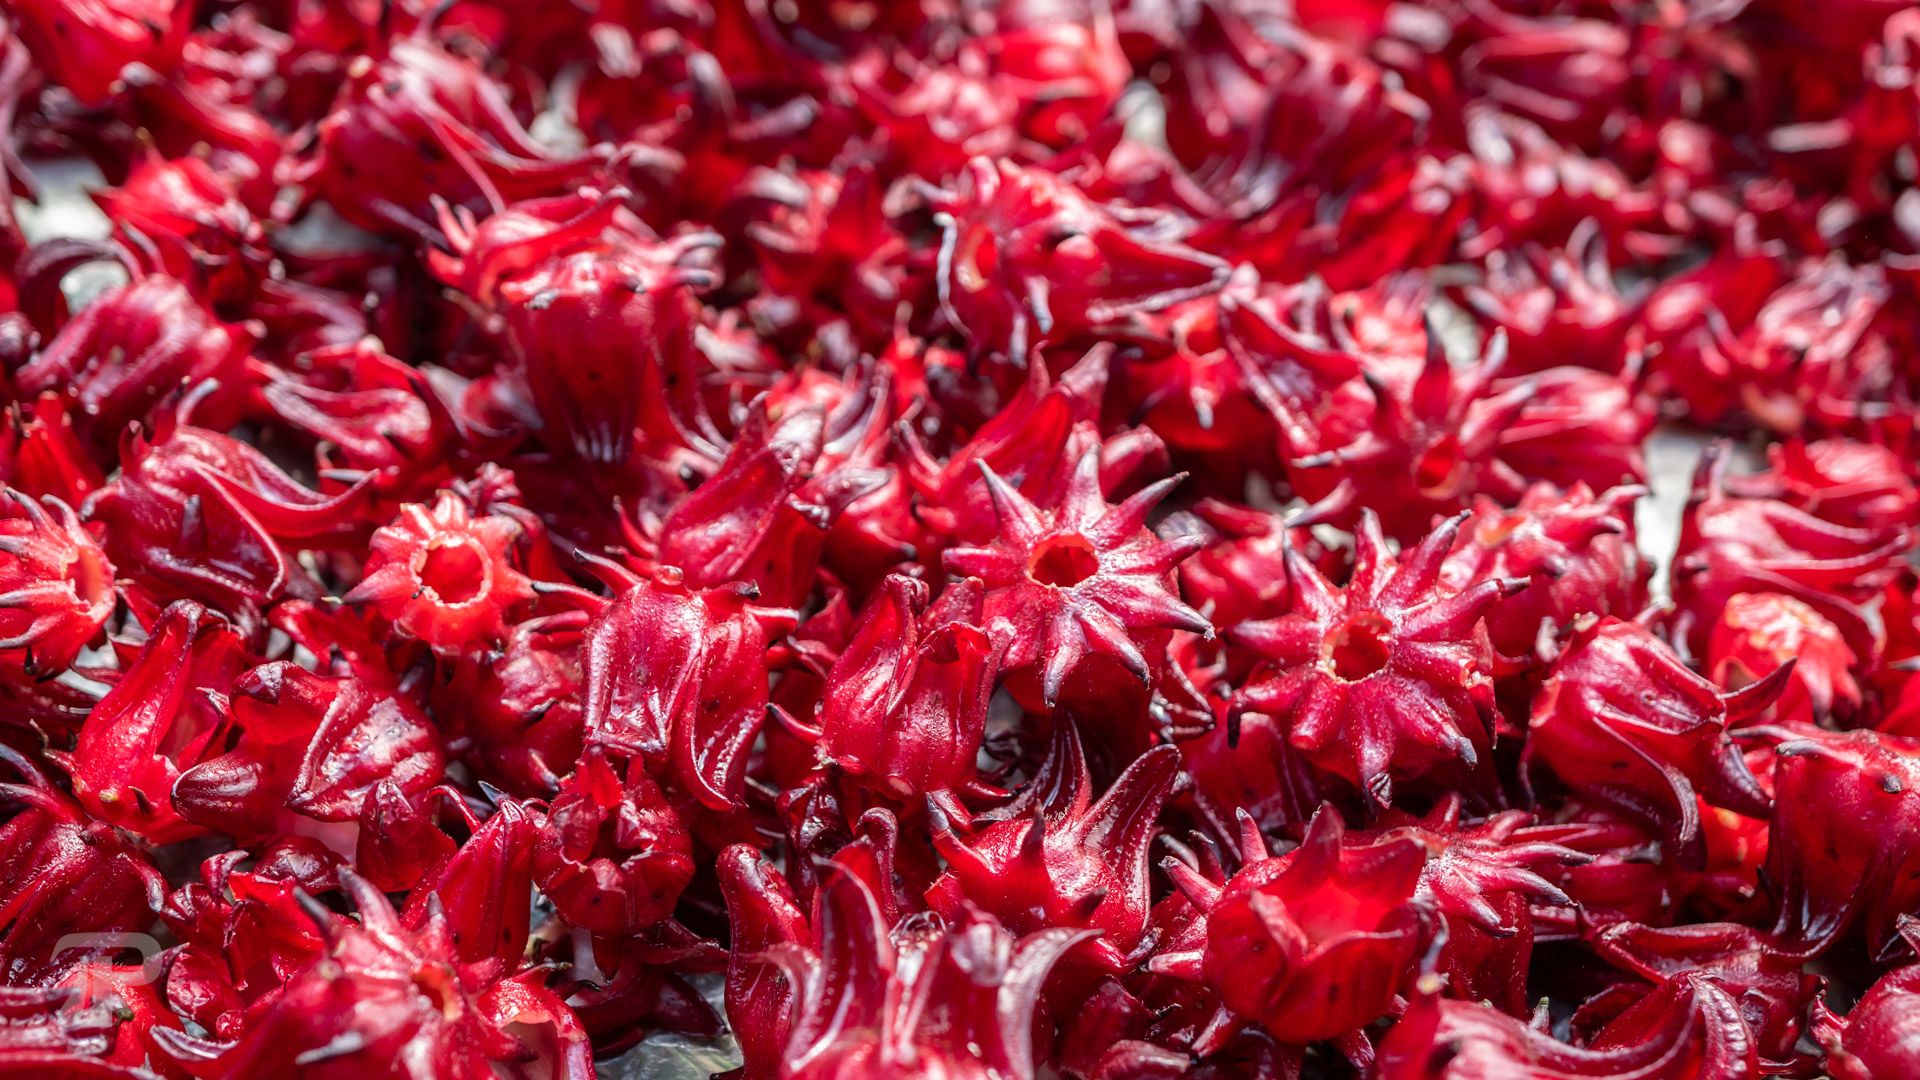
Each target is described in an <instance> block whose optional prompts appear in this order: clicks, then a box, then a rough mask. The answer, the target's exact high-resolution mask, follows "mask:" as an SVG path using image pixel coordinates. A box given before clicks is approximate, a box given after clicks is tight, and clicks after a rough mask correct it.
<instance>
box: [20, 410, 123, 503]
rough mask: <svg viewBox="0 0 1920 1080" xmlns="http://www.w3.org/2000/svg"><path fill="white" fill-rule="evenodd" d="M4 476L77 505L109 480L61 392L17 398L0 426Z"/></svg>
mask: <svg viewBox="0 0 1920 1080" xmlns="http://www.w3.org/2000/svg"><path fill="white" fill-rule="evenodd" d="M0 476H4V478H5V480H6V483H7V484H8V485H9V486H11V487H14V488H17V489H18V490H20V491H24V492H26V493H27V494H29V495H33V496H35V497H39V498H44V497H46V496H48V495H51V496H53V497H54V498H56V499H59V500H60V501H62V502H64V503H66V504H67V505H68V506H79V505H81V504H82V503H83V502H85V501H86V499H87V496H89V495H91V494H93V493H94V492H95V491H97V490H99V489H100V487H101V485H103V484H105V483H106V482H107V478H106V475H105V474H104V473H103V472H101V470H100V466H98V465H96V464H95V463H94V462H93V460H92V459H91V458H90V457H89V456H88V452H87V449H86V447H84V446H82V445H81V443H80V439H79V436H78V435H77V434H76V433H75V432H74V429H73V420H72V418H70V417H69V416H68V415H67V406H66V403H65V402H64V401H63V400H62V399H61V398H60V397H59V395H57V394H42V395H40V396H39V398H37V399H35V400H34V401H32V402H30V403H29V402H16V403H15V404H13V405H12V406H10V407H9V408H8V409H7V413H6V424H5V425H4V426H0Z"/></svg>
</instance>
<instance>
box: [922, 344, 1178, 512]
mask: <svg viewBox="0 0 1920 1080" xmlns="http://www.w3.org/2000/svg"><path fill="white" fill-rule="evenodd" d="M1111 356H1112V352H1111V350H1109V349H1105V348H1096V349H1093V350H1090V351H1089V352H1088V353H1087V354H1086V355H1085V356H1083V357H1081V358H1080V360H1079V361H1078V362H1076V363H1074V364H1073V366H1071V367H1069V368H1068V369H1067V370H1066V371H1065V372H1063V373H1062V374H1061V375H1060V376H1059V378H1058V380H1056V379H1055V378H1054V377H1053V375H1052V374H1051V373H1050V372H1049V371H1048V370H1047V366H1046V365H1045V364H1033V365H1031V366H1029V367H1028V369H1027V378H1026V381H1025V382H1023V383H1022V384H1021V385H1020V388H1019V390H1017V391H1016V392H1015V393H1014V394H1013V396H1012V398H1011V399H1010V400H1008V401H1007V402H1006V403H1005V404H1004V405H1003V406H1002V408H1001V409H1000V410H999V411H998V412H996V413H994V414H993V416H992V417H991V418H990V419H988V420H987V421H986V422H985V423H983V424H981V425H980V427H979V428H978V429H977V430H976V431H975V432H974V433H973V437H972V438H971V439H969V440H968V441H967V442H966V443H965V444H964V445H961V446H958V447H954V448H952V449H951V451H950V452H948V453H946V454H944V455H940V456H936V455H937V453H938V450H939V449H941V448H938V447H930V446H929V445H927V443H926V442H925V441H924V440H923V439H922V438H921V437H920V435H919V434H918V433H917V432H916V430H915V428H914V427H913V426H912V425H901V427H900V429H899V430H900V436H901V439H902V440H903V441H904V443H905V449H906V475H907V481H908V483H909V484H910V485H911V486H912V488H913V492H914V494H915V496H916V497H917V503H918V505H917V506H916V508H915V517H916V518H917V519H918V520H919V522H920V523H921V524H922V525H923V526H925V527H926V528H927V529H928V530H929V531H931V532H932V533H934V534H935V537H934V539H936V540H940V541H946V542H953V543H960V544H966V545H979V544H984V543H986V542H987V541H989V540H991V539H992V538H993V536H994V534H995V533H996V532H997V531H998V529H997V526H998V519H999V511H998V509H997V507H996V504H995V502H994V498H993V493H992V486H991V485H990V484H988V483H987V480H986V477H985V474H984V473H982V472H981V471H980V470H981V466H982V465H985V466H987V467H989V468H991V469H992V470H993V471H994V472H995V473H997V474H999V475H1000V476H1001V477H1002V478H1003V479H1006V480H1007V482H1008V483H1010V484H1013V486H1014V487H1017V488H1019V489H1020V491H1021V493H1022V494H1024V495H1026V496H1027V498H1028V499H1030V500H1032V501H1033V502H1034V503H1035V504H1036V505H1041V506H1045V505H1048V504H1050V503H1053V502H1056V501H1058V500H1059V499H1060V497H1061V495H1062V494H1063V493H1064V492H1065V490H1066V487H1067V480H1068V477H1070V476H1072V475H1073V470H1074V467H1075V466H1076V465H1078V464H1079V461H1080V456H1079V455H1080V453H1084V452H1085V446H1086V444H1087V443H1088V442H1092V443H1095V444H1098V443H1099V440H1098V436H1097V435H1095V434H1092V433H1091V432H1089V428H1090V427H1091V426H1092V424H1093V422H1095V421H1097V420H1098V418H1099V416H1100V400H1101V397H1102V396H1103V395H1104V394H1105V392H1106V389H1107V374H1108V363H1109V361H1110V359H1111ZM1083 433H1086V436H1085V438H1083V437H1082V434H1083ZM1076 450H1077V451H1078V452H1075V451H1076ZM1063 451H1065V452H1063ZM1100 451H1101V463H1100V470H1101V481H1102V483H1101V487H1102V489H1103V490H1107V489H1108V488H1109V486H1110V485H1111V484H1112V482H1113V481H1114V480H1116V479H1118V478H1119V477H1120V476H1124V475H1126V474H1127V473H1129V472H1132V471H1133V470H1134V468H1135V466H1137V465H1138V464H1139V462H1138V460H1137V459H1138V458H1141V457H1144V456H1146V455H1147V454H1149V453H1151V448H1145V447H1138V446H1130V445H1128V440H1127V438H1126V436H1118V437H1116V438H1114V439H1113V440H1112V441H1111V442H1110V443H1108V444H1105V445H1101V446H1100Z"/></svg>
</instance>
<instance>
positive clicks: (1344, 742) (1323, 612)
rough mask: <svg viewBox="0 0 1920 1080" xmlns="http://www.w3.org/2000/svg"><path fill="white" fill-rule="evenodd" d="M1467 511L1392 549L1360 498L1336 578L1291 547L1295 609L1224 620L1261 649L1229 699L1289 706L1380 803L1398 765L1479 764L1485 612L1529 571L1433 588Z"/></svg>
mask: <svg viewBox="0 0 1920 1080" xmlns="http://www.w3.org/2000/svg"><path fill="white" fill-rule="evenodd" d="M1465 519H1466V515H1464V514H1463V515H1460V516H1459V517H1455V518H1452V519H1450V520H1448V521H1446V522H1444V523H1442V524H1441V525H1440V527H1439V528H1437V529H1435V530H1434V532H1433V534H1432V535H1431V536H1429V537H1428V538H1427V539H1426V540H1425V541H1423V542H1421V544H1420V546H1419V547H1417V548H1414V549H1412V550H1410V551H1408V552H1407V553H1405V555H1404V557H1403V558H1401V559H1395V558H1394V557H1393V556H1392V555H1390V554H1389V553H1388V549H1387V542H1386V539H1385V538H1384V537H1382V536H1381V535H1380V525H1379V522H1378V520H1377V519H1375V518H1374V516H1373V512H1372V511H1371V510H1369V511H1366V512H1365V513H1364V514H1363V516H1362V518H1361V521H1360V531H1359V533H1358V534H1357V535H1356V537H1355V543H1356V550H1355V552H1354V561H1353V575H1352V577H1351V578H1350V579H1349V580H1348V582H1347V585H1346V587H1345V588H1344V589H1339V588H1335V587H1334V585H1333V583H1332V582H1330V581H1328V580H1327V578H1326V576H1325V575H1323V574H1322V573H1321V572H1320V571H1319V570H1318V569H1317V568H1315V567H1314V566H1313V565H1312V564H1310V563H1308V562H1307V560H1306V559H1305V558H1303V557H1302V556H1301V555H1300V554H1299V553H1298V552H1297V551H1292V550H1289V551H1288V553H1287V572H1288V577H1289V580H1290V583H1291V588H1292V590H1293V596H1294V601H1293V606H1294V610H1293V611H1292V612H1291V613H1289V614H1286V615H1283V616H1281V617H1279V618H1277V619H1268V620H1264V621H1260V622H1251V623H1242V624H1241V625H1239V626H1237V627H1234V628H1233V629H1231V630H1230V631H1229V639H1230V640H1231V641H1233V642H1234V643H1236V644H1238V645H1241V646H1243V647H1245V648H1246V649H1248V650H1250V651H1251V652H1252V653H1253V654H1254V655H1255V656H1256V657H1258V658H1259V659H1260V660H1261V661H1262V663H1261V664H1260V666H1259V667H1258V668H1257V669H1256V673H1255V675H1254V677H1253V678H1252V679H1251V680H1249V682H1248V683H1247V685H1246V686H1244V687H1243V688H1242V689H1241V691H1240V694H1239V695H1238V697H1237V698H1236V700H1235V704H1234V711H1235V713H1245V712H1259V713H1264V714H1266V715H1268V716H1272V717H1275V718H1279V719H1283V720H1284V721H1285V723H1286V726H1287V730H1288V731H1289V732H1290V735H1289V738H1290V740H1291V741H1292V743H1293V745H1295V746H1297V747H1299V748H1300V749H1301V750H1303V751H1305V752H1306V754H1307V757H1308V759H1309V760H1310V761H1312V762H1313V763H1314V764H1316V765H1318V766H1320V767H1321V768H1323V769H1326V770H1327V771H1329V772H1332V773H1336V774H1338V775H1340V776H1344V777H1346V778H1347V779H1348V780H1351V781H1353V782H1354V783H1356V784H1358V785H1360V787H1361V789H1362V790H1364V791H1365V792H1366V794H1367V797H1368V798H1369V799H1371V800H1372V801H1373V802H1374V803H1375V804H1376V805H1380V806H1387V805H1390V804H1391V803H1392V801H1393V787H1394V781H1395V779H1396V778H1397V779H1400V780H1416V779H1420V778H1422V777H1425V776H1428V775H1431V774H1442V775H1450V776H1453V777H1455V778H1456V779H1466V778H1470V777H1473V776H1474V775H1475V774H1476V772H1477V771H1478V770H1479V769H1480V767H1481V762H1482V761H1483V759H1485V757H1486V755H1487V754H1488V752H1489V750H1490V748H1491V745H1492V737H1493V731H1492V727H1491V725H1492V721H1493V681H1492V675H1493V653H1492V650H1491V648H1490V647H1489V645H1488V643H1487V635H1486V630H1485V629H1484V628H1483V627H1482V625H1481V618H1482V616H1483V615H1485V614H1486V612H1487V611H1488V610H1489V609H1490V608H1491V606H1492V605H1493V604H1494V603H1495V602H1496V601H1497V600H1499V599H1500V598H1501V597H1502V596H1506V595H1510V594H1512V593H1514V592H1516V591H1518V590H1519V589H1521V588H1522V587H1524V586H1525V584H1526V582H1525V580H1524V579H1521V578H1485V579H1481V580H1479V581H1476V582H1474V583H1472V584H1471V585H1470V586H1468V587H1467V588H1465V589H1463V590H1460V591H1457V592H1455V591H1444V590H1441V589H1440V588H1438V585H1439V581H1440V571H1441V562H1442V560H1443V559H1444V558H1445V557H1446V553H1447V551H1448V550H1449V549H1450V548H1452V546H1453V543H1454V538H1455V537H1456V536H1458V535H1459V532H1460V525H1461V523H1462V522H1463V521H1464V520H1465Z"/></svg>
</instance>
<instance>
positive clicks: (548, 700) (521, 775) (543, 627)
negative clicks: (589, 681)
mask: <svg viewBox="0 0 1920 1080" xmlns="http://www.w3.org/2000/svg"><path fill="white" fill-rule="evenodd" d="M585 625H586V617H585V615H584V613H582V612H563V613H561V614H558V615H553V616H548V617H543V618H537V619H529V620H527V621H525V622H522V623H519V624H517V625H515V626H514V627H513V629H512V631H511V633H510V635H509V636H508V638H507V642H506V644H505V646H504V647H502V649H501V650H500V652H499V654H498V655H490V656H489V657H487V658H485V659H484V660H481V661H474V662H464V663H461V664H459V665H458V666H456V667H455V668H454V671H453V676H452V678H451V679H450V680H449V681H448V682H446V683H445V684H444V685H441V684H436V685H435V686H434V687H433V688H432V689H431V690H430V693H431V694H432V700H433V702H434V704H435V715H436V717H437V718H438V720H439V722H440V725H441V727H442V729H443V730H446V731H448V732H449V733H450V734H457V735H458V738H457V740H450V743H449V745H450V747H457V748H458V749H459V750H460V752H461V754H462V756H463V757H464V758H465V759H466V760H467V761H468V763H469V764H470V765H471V766H472V767H473V768H474V770H475V771H476V773H477V774H478V775H479V776H480V777H482V778H484V779H486V780H487V782H489V783H491V784H494V785H496V786H498V787H501V788H503V789H505V790H507V791H509V792H511V793H513V794H515V795H520V796H522V797H525V798H545V797H547V796H550V795H552V794H553V793H554V792H555V791H557V790H558V789H559V787H560V779H561V777H563V776H565V775H566V774H567V771H568V769H569V767H570V766H571V764H572V763H573V762H575V761H577V760H579V758H580V750H581V746H582V745H583V744H584V742H585V740H586V724H585V720H584V719H583V717H582V714H581V697H582V692H583V686H584V684H583V683H582V682H581V672H580V637H581V630H582V629H583V628H584V627H585ZM467 659H468V660H469V661H472V658H467Z"/></svg>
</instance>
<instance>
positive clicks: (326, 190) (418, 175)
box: [287, 34, 599, 238]
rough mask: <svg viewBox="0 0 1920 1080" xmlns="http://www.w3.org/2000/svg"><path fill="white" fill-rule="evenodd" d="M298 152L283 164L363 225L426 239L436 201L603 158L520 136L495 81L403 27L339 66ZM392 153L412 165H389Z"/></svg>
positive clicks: (541, 186) (511, 190) (534, 184)
mask: <svg viewBox="0 0 1920 1080" xmlns="http://www.w3.org/2000/svg"><path fill="white" fill-rule="evenodd" d="M345 74H346V76H347V77H346V80H345V81H344V82H343V83H342V84H341V85H340V91H339V98H338V100H337V101H336V102H335V104H334V106H333V109H332V111H331V112H330V113H328V114H327V116H326V117H325V118H324V119H322V120H321V121H320V122H319V124H318V125H317V126H316V127H315V129H314V141H313V146H312V148H311V150H310V152H309V153H308V155H307V157H306V158H305V160H303V161H300V162H299V163H297V164H296V165H295V166H294V167H292V168H290V169H288V170H287V179H288V180H290V181H292V182H293V183H296V184H300V185H302V186H303V187H304V188H305V189H306V192H307V196H308V197H309V198H311V197H316V196H317V197H319V198H323V199H326V200H327V202H328V203H329V204H330V205H331V206H332V207H333V209H334V210H335V211H337V212H338V213H339V214H340V216H341V217H344V218H346V219H347V220H348V221H350V222H352V223H353V224H355V225H358V226H360V227H361V228H365V229H371V230H374V231H376V232H387V233H394V234H398V235H400V236H402V237H407V238H416V237H421V238H424V237H431V236H434V235H436V232H437V230H436V229H435V227H434V218H435V214H434V209H433V205H432V204H433V200H435V199H436V198H438V199H444V200H446V201H448V202H451V203H453V204H455V205H460V206H465V205H468V204H476V205H477V204H482V203H491V204H492V205H493V206H494V207H495V208H496V209H499V208H501V207H502V206H504V205H505V204H506V202H508V201H509V200H515V199H527V198H534V197H538V196H542V195H552V194H557V193H558V192H560V191H563V190H565V189H567V188H569V187H572V186H574V185H576V184H578V183H579V182H580V181H581V180H582V179H583V178H585V177H586V176H587V175H588V174H589V173H590V172H591V171H592V170H593V168H594V167H595V166H596V165H597V164H598V163H599V158H598V157H597V156H596V155H594V154H583V155H579V156H574V157H562V156H559V155H557V154H555V153H553V152H551V151H549V150H547V149H546V148H545V147H543V146H541V145H540V144H539V143H537V142H535V141H534V139H533V137H532V136H531V135H529V134H528V133H527V130H526V128H525V127H523V126H522V125H521V122H520V120H519V119H518V118H517V117H516V116H515V115H514V112H513V108H512V106H511V105H510V104H509V103H508V101H507V98H506V94H505V92H504V91H503V90H502V88H501V86H500V84H499V83H497V82H495V81H494V80H492V79H490V78H488V77H487V76H486V74H485V73H483V72H482V71H481V70H480V67H479V65H478V64H475V63H474V62H473V61H471V60H468V59H466V58H464V57H461V56H457V55H455V54H453V53H451V52H448V51H447V50H446V49H443V48H441V47H440V46H439V45H438V44H436V43H435V42H434V40H433V39H432V38H431V37H430V36H428V35H425V34H413V35H406V36H399V37H396V38H394V39H393V40H392V41H390V42H388V43H387V44H386V47H385V48H384V49H382V50H381V52H380V54H373V55H369V54H362V55H361V56H359V57H356V58H355V60H354V61H353V62H351V63H349V64H348V65H347V68H346V71H345ZM397 161H409V162H412V163H413V167H412V168H407V169H396V168H394V163H395V162H397Z"/></svg>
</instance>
